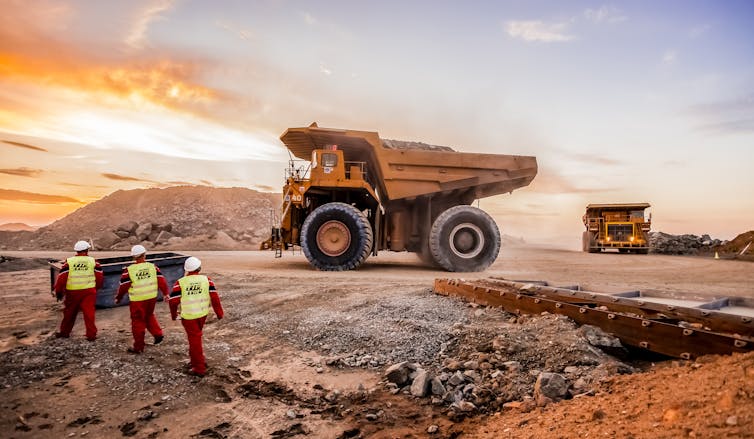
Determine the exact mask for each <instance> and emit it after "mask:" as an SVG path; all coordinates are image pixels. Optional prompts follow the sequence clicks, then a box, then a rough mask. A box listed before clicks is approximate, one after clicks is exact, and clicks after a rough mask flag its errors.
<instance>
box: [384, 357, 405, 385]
mask: <svg viewBox="0 0 754 439" xmlns="http://www.w3.org/2000/svg"><path fill="white" fill-rule="evenodd" d="M409 372H411V370H410V369H409V367H408V362H407V361H404V362H402V363H396V364H393V365H392V366H390V367H388V368H387V370H386V371H385V377H386V378H387V380H388V381H389V382H391V383H394V384H397V385H399V386H403V385H404V384H406V383H407V382H408V374H409Z"/></svg>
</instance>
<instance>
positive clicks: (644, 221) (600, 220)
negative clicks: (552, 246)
mask: <svg viewBox="0 0 754 439" xmlns="http://www.w3.org/2000/svg"><path fill="white" fill-rule="evenodd" d="M649 207H650V206H649V203H628V204H589V205H588V206H586V213H585V214H584V217H583V221H584V226H585V227H586V230H585V231H584V233H583V235H582V248H583V250H584V251H585V252H589V253H598V252H601V251H603V250H606V249H618V251H619V252H620V253H628V252H634V253H641V254H647V253H649V230H650V228H651V225H652V214H649V217H648V218H645V217H644V213H645V210H646V209H648V208H649Z"/></svg>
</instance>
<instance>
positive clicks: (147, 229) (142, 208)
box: [0, 186, 280, 250]
mask: <svg viewBox="0 0 754 439" xmlns="http://www.w3.org/2000/svg"><path fill="white" fill-rule="evenodd" d="M279 203H280V194H276V193H265V192H257V191H255V190H251V189H246V188H239V187H234V188H215V187H207V186H176V187H169V188H164V189H158V188H151V189H135V190H128V191H125V190H119V191H116V192H113V193H112V194H110V195H108V196H106V197H104V198H102V199H101V200H98V201H95V202H93V203H91V204H88V205H86V206H84V207H82V208H80V209H78V210H76V211H75V212H73V213H71V214H69V215H67V216H65V217H64V218H61V219H59V220H57V221H55V222H54V223H52V224H50V225H49V226H45V227H41V228H39V229H38V230H36V231H20V232H9V231H0V250H62V249H68V248H69V247H71V245H72V244H73V243H74V242H76V241H78V240H81V239H83V240H87V241H89V240H91V242H92V244H93V245H94V248H95V249H96V250H124V249H128V248H130V247H131V246H132V245H134V244H143V245H145V246H146V247H147V248H150V249H176V250H179V249H186V248H206V249H211V250H241V249H247V250H248V249H256V248H258V246H259V243H260V242H262V241H264V240H265V239H267V238H268V237H269V233H270V226H271V224H272V223H271V221H272V219H271V213H272V211H273V209H275V210H277V209H278V208H279Z"/></svg>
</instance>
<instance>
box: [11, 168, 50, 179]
mask: <svg viewBox="0 0 754 439" xmlns="http://www.w3.org/2000/svg"><path fill="white" fill-rule="evenodd" d="M42 172H44V171H42V170H41V169H31V168H25V167H22V168H14V169H0V174H6V175H16V176H18V177H36V176H38V175H39V174H41V173H42Z"/></svg>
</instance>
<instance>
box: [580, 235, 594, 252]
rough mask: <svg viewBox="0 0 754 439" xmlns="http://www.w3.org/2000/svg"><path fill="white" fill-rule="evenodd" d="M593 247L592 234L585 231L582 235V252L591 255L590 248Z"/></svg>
mask: <svg viewBox="0 0 754 439" xmlns="http://www.w3.org/2000/svg"><path fill="white" fill-rule="evenodd" d="M591 245H592V234H591V233H589V232H588V231H586V230H585V231H584V233H582V234H581V250H582V251H584V252H586V253H589V247H590V246H591Z"/></svg>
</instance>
